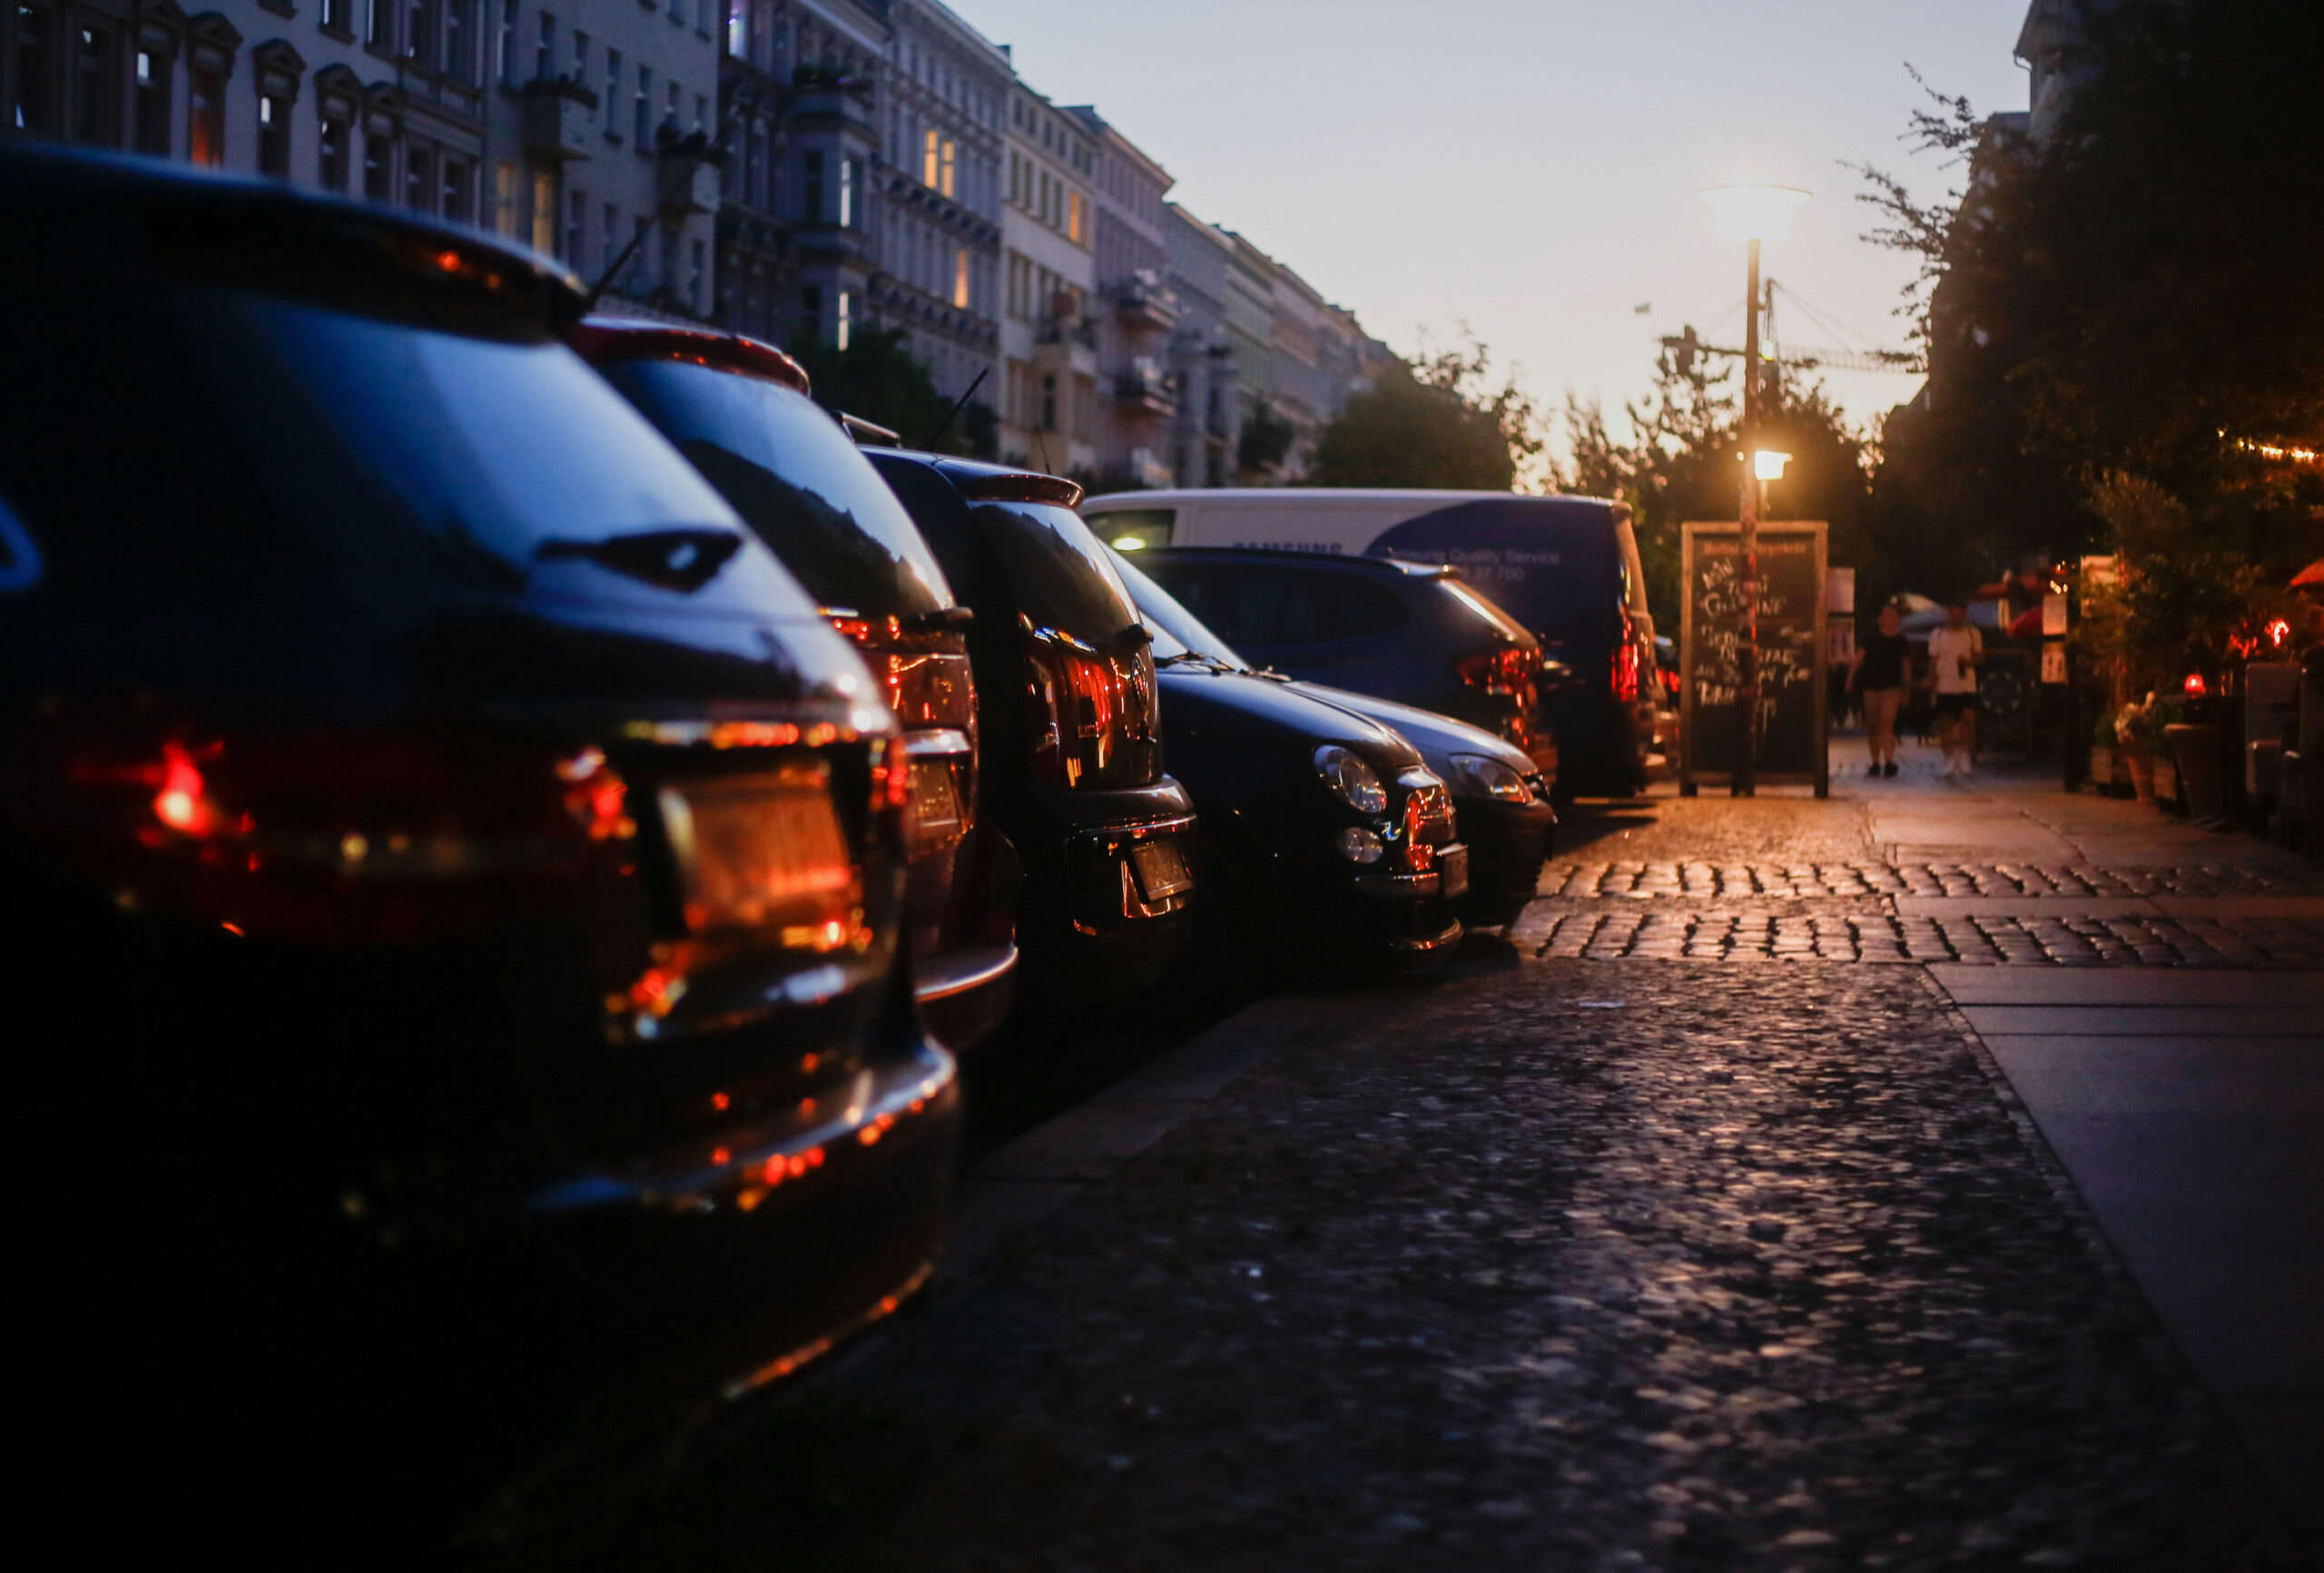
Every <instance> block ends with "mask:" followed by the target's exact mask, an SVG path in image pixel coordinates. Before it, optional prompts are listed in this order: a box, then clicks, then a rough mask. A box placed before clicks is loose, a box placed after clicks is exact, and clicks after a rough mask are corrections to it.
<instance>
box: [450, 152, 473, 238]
mask: <svg viewBox="0 0 2324 1573" xmlns="http://www.w3.org/2000/svg"><path fill="white" fill-rule="evenodd" d="M468 172H469V164H468V160H466V159H456V158H448V159H446V160H445V161H444V216H445V217H446V218H448V219H450V220H451V221H454V222H455V223H461V224H465V223H469V222H472V221H474V219H475V217H476V209H475V205H474V203H475V196H474V193H473V192H471V191H470V189H469V175H468Z"/></svg>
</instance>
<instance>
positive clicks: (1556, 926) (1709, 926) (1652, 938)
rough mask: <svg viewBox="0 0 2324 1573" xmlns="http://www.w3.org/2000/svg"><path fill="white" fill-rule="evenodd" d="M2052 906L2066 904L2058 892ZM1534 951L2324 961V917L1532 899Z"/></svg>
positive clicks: (2089, 962) (1605, 955)
mask: <svg viewBox="0 0 2324 1573" xmlns="http://www.w3.org/2000/svg"><path fill="white" fill-rule="evenodd" d="M2060 905H2062V906H2063V905H2065V903H2063V902H2061V903H2060ZM1515 937H1516V938H1517V939H1518V940H1519V942H1520V943H1521V944H1523V945H1525V946H1527V947H1529V948H1530V949H1531V951H1532V953H1533V954H1536V955H1540V956H1586V957H1589V958H1590V959H1593V960H1615V959H1630V958H1633V957H1640V958H1663V959H1671V958H1681V957H1683V958H1685V959H1689V960H1709V961H1733V960H1749V959H1761V960H1774V961H1798V960H1820V961H1962V962H1967V963H1970V964H1972V965H1984V966H1994V965H2006V966H2026V967H2038V966H2063V967H2219V968H2317V967H2324V920H2319V919H2299V918H2275V917H2267V918H2234V917H2229V918H2168V917H2155V916H2149V915H2144V914H2122V915H2114V916H2107V917H2090V916H2080V915H2073V914H2067V913H2061V914H2060V915H2058V916H2055V917H2039V916H2018V915H1997V916H1981V915H1974V914H1971V915H1962V916H1952V917H1944V918H1930V917H1901V918H1900V917H1891V916H1884V915H1882V914H1879V913H1876V912H1871V913H1833V912H1813V911H1789V912H1787V911H1769V910H1767V909H1764V908H1762V909H1758V910H1752V911H1743V912H1737V911H1718V910H1689V911H1683V912H1668V911H1656V910H1648V911H1639V910H1636V909H1631V910H1628V911H1617V912H1606V911H1582V912H1559V911H1556V910H1555V909H1553V908H1548V907H1545V908H1543V909H1536V910H1535V911H1534V912H1532V913H1531V914H1529V915H1528V917H1527V918H1526V919H1525V920H1524V921H1522V922H1521V924H1520V925H1519V926H1518V928H1517V929H1516V930H1515Z"/></svg>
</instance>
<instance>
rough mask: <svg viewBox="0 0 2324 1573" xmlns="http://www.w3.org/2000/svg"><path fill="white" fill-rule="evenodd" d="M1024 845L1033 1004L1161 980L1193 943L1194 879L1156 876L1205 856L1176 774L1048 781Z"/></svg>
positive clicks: (1024, 937) (1073, 1001)
mask: <svg viewBox="0 0 2324 1573" xmlns="http://www.w3.org/2000/svg"><path fill="white" fill-rule="evenodd" d="M1039 808H1040V809H1041V810H1042V813H1041V815H1040V821H1039V824H1038V825H1037V827H1036V828H1035V829H1034V831H1032V833H1031V834H1029V836H1027V837H1025V838H1022V839H1019V841H1018V844H1019V848H1020V850H1022V849H1026V848H1029V847H1037V848H1042V849H1045V854H1046V855H1043V854H1042V853H1037V852H1031V851H1028V852H1026V853H1025V883H1024V891H1025V895H1024V903H1023V907H1022V909H1021V910H1020V912H1019V921H1018V943H1019V947H1020V948H1021V949H1022V951H1023V956H1024V959H1023V962H1022V964H1021V969H1022V980H1021V982H1020V983H1019V995H1020V997H1021V998H1023V999H1024V1001H1025V1003H1026V1004H1027V1005H1028V1006H1030V1007H1033V1008H1039V1009H1043V1010H1066V1009H1074V1008H1081V1007H1085V1006H1090V1005H1097V1004H1102V1003H1106V1002H1108V1001H1111V1000H1117V999H1121V998H1127V997H1128V996H1129V995H1131V994H1134V993H1136V992H1137V991H1138V990H1139V989H1141V988H1147V986H1149V985H1151V984H1153V983H1155V982H1157V980H1159V979H1160V978H1161V977H1162V976H1163V974H1164V973H1165V972H1166V971H1167V969H1168V968H1169V965H1170V963H1171V962H1172V961H1173V960H1174V959H1176V958H1177V954H1178V951H1179V950H1180V949H1181V948H1182V947H1183V946H1184V945H1185V944H1186V941H1187V927H1188V922H1189V914H1188V909H1189V908H1190V906H1191V905H1192V900H1193V895H1194V891H1193V888H1192V886H1191V885H1187V886H1185V887H1184V888H1181V889H1177V890H1172V889H1169V888H1168V886H1167V885H1166V884H1161V883H1157V867H1159V866H1161V865H1174V866H1177V867H1182V868H1184V869H1187V870H1192V869H1194V868H1196V867H1197V866H1198V853H1197V851H1196V835H1195V813H1194V803H1193V801H1192V800H1191V799H1190V798H1188V797H1187V793H1186V791H1185V789H1184V788H1182V787H1180V786H1179V785H1178V783H1177V782H1174V781H1171V780H1169V779H1168V778H1167V777H1166V778H1164V780H1163V781H1162V782H1159V783H1157V785H1156V786H1153V787H1143V788H1131V789H1124V790H1121V791H1099V792H1086V793H1081V792H1064V791H1050V790H1047V789H1045V790H1044V791H1043V792H1042V793H1041V798H1040V801H1039Z"/></svg>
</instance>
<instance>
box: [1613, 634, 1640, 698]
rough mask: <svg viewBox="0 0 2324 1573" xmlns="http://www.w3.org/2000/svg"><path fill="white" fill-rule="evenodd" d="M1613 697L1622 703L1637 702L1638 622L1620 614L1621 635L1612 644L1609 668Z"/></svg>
mask: <svg viewBox="0 0 2324 1573" xmlns="http://www.w3.org/2000/svg"><path fill="white" fill-rule="evenodd" d="M1610 675H1611V680H1612V683H1613V689H1614V698H1615V699H1616V701H1618V702H1619V703H1623V704H1636V703H1638V624H1635V623H1633V622H1631V621H1630V614H1629V613H1628V612H1624V613H1623V614H1622V635H1621V638H1620V640H1619V641H1617V642H1616V644H1615V645H1614V660H1613V666H1612V670H1611V674H1610Z"/></svg>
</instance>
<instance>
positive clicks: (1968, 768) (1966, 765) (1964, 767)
mask: <svg viewBox="0 0 2324 1573" xmlns="http://www.w3.org/2000/svg"><path fill="white" fill-rule="evenodd" d="M1976 773H1977V767H1976V766H1975V765H1973V764H1971V763H1970V762H1968V761H1967V760H1966V759H1964V760H1962V762H1961V779H1962V780H1963V781H1967V780H1968V779H1969V778H1970V777H1971V776H1973V775H1974V774H1976Z"/></svg>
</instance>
